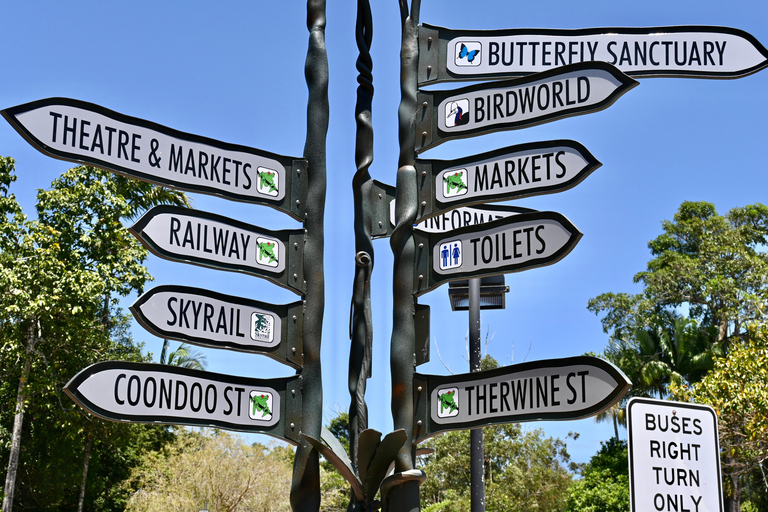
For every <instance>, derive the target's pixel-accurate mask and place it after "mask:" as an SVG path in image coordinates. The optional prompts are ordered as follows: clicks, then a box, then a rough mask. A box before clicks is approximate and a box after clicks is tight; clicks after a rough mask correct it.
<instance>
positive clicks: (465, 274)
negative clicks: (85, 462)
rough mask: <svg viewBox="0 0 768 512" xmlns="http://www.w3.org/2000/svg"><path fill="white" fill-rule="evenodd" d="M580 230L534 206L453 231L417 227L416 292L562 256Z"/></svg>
mask: <svg viewBox="0 0 768 512" xmlns="http://www.w3.org/2000/svg"><path fill="white" fill-rule="evenodd" d="M580 239H581V232H579V230H578V229H576V227H575V226H574V225H573V224H572V223H571V222H570V221H569V220H568V219H567V218H565V217H564V216H563V215H560V214H559V213H556V212H537V211H531V212H526V213H520V214H517V215H512V216H510V217H507V218H504V219H499V220H495V221H493V222H489V223H485V224H479V225H474V226H468V227H464V228H461V229H458V230H456V231H451V232H450V233H432V234H429V235H422V234H420V233H419V232H416V231H415V232H414V241H415V243H416V246H417V250H416V265H415V276H414V277H415V281H414V282H415V283H416V289H415V290H414V293H415V294H416V295H422V294H424V293H426V292H428V291H430V290H432V289H434V288H435V287H437V286H439V285H441V284H443V283H445V282H448V281H455V280H457V279H469V278H473V277H482V276H488V275H496V274H504V273H508V272H519V271H522V270H527V269H530V268H534V267H542V266H546V265H551V264H553V263H556V262H558V261H560V260H561V259H562V258H564V257H565V256H566V255H567V254H568V253H569V252H571V250H572V249H573V248H574V247H575V246H576V244H577V243H578V241H579V240H580Z"/></svg>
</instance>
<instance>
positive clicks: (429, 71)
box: [419, 25, 768, 85]
mask: <svg viewBox="0 0 768 512" xmlns="http://www.w3.org/2000/svg"><path fill="white" fill-rule="evenodd" d="M419 44H420V49H419V85H425V84H428V83H437V82H445V81H452V80H478V79H489V78H499V79H500V78H510V77H514V76H523V75H529V74H531V73H540V72H542V71H547V70H551V69H554V68H556V67H559V66H567V65H571V64H576V63H578V62H588V61H600V62H607V63H608V64H611V65H613V66H616V67H617V68H619V69H620V70H621V71H623V72H624V73H626V74H627V75H630V76H632V77H634V78H642V77H660V76H663V77H689V78H739V77H743V76H746V75H749V74H752V73H755V72H757V71H759V70H761V69H763V68H764V67H765V66H766V65H768V50H766V49H765V47H764V46H763V45H762V44H760V42H759V41H757V39H755V38H754V37H753V36H752V35H750V34H748V33H747V32H744V31H743V30H738V29H734V28H728V27H711V26H673V27H646V28H589V29H579V30H557V29H511V30H461V31H459V30H449V29H446V28H442V27H436V26H431V25H423V26H421V27H419Z"/></svg>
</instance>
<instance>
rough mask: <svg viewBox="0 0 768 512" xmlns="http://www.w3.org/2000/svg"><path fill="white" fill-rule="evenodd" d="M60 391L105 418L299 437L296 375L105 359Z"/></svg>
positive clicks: (290, 438)
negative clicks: (260, 376) (252, 375)
mask: <svg viewBox="0 0 768 512" xmlns="http://www.w3.org/2000/svg"><path fill="white" fill-rule="evenodd" d="M64 392H65V393H67V395H69V397H70V398H72V400H74V401H75V403H77V404H78V405H79V406H80V407H82V408H83V409H85V410H87V411H89V412H91V413H92V414H95V415H96V416H99V417H101V418H104V419H107V420H112V421H123V422H129V423H164V424H167V425H193V426H201V427H216V428H225V429H229V430H238V431H242V432H254V433H262V434H268V435H271V436H274V437H277V438H280V439H283V440H285V441H288V442H290V443H293V444H298V442H299V431H300V430H301V383H300V381H299V377H289V378H278V379H249V378H245V377H236V376H233V375H222V374H218V373H213V372H206V371H201V370H190V369H187V368H181V367H177V366H169V365H160V364H155V363H131V362H126V361H105V362H101V363H96V364H93V365H91V366H89V367H88V368H86V369H84V370H83V371H81V372H80V373H78V374H77V375H75V376H74V377H73V378H72V380H70V381H69V382H68V383H67V385H66V386H64Z"/></svg>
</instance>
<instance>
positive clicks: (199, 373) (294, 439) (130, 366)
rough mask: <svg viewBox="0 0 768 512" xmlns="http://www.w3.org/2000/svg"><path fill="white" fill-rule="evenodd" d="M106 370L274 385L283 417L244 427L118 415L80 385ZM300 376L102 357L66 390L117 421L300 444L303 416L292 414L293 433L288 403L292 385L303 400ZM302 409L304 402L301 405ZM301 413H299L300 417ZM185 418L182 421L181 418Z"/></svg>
mask: <svg viewBox="0 0 768 512" xmlns="http://www.w3.org/2000/svg"><path fill="white" fill-rule="evenodd" d="M105 370H129V371H142V372H155V373H158V372H162V373H168V374H173V375H183V376H185V377H191V378H199V379H207V380H215V381H217V382H221V383H223V384H239V385H242V386H249V387H268V388H271V389H274V390H275V391H276V392H277V393H278V394H279V395H280V418H279V419H278V421H277V423H276V424H275V425H273V426H271V427H266V428H264V427H260V428H258V429H246V428H243V425H241V424H234V423H228V422H224V421H217V420H215V421H204V420H196V419H194V418H178V417H175V416H163V415H161V414H158V415H152V416H141V415H130V414H126V415H122V416H120V417H118V415H117V414H116V413H113V412H111V411H108V410H106V409H103V408H102V407H99V406H98V405H96V404H94V403H93V402H91V401H90V400H88V398H86V397H85V395H83V394H82V393H81V392H80V390H79V386H80V385H81V384H82V383H83V382H85V380H86V379H87V378H89V377H91V376H92V375H95V374H97V373H100V372H102V371H105ZM299 379H300V377H279V378H275V379H251V378H247V377H240V376H235V375H225V374H221V373H213V372H208V371H203V370H191V369H188V368H181V367H179V366H171V365H162V364H157V363H136V362H132V361H101V362H98V363H94V364H92V365H90V366H88V367H87V368H85V369H84V370H81V371H80V372H79V373H78V374H77V375H75V376H74V377H72V378H71V379H70V380H69V382H67V384H66V385H65V386H64V388H63V391H64V393H66V394H67V395H68V396H69V397H70V398H71V399H72V400H73V401H74V402H75V403H76V404H78V405H79V406H80V407H82V408H83V409H85V410H87V411H88V412H90V413H92V414H94V415H95V416H98V417H100V418H103V419H105V420H109V421H115V422H119V423H161V424H164V425H191V426H196V427H214V428H224V429H227V430H234V431H237V432H252V433H260V434H267V435H270V436H273V437H276V438H278V439H282V440H284V441H287V442H289V443H292V444H295V445H297V444H299V442H300V439H299V431H300V430H301V427H300V420H298V421H299V423H298V425H297V423H296V422H297V419H296V418H293V417H292V418H290V421H291V422H293V423H294V427H295V428H294V432H295V434H290V437H289V432H288V430H289V429H288V428H286V424H287V422H288V421H289V415H291V410H296V407H295V405H290V406H289V404H288V403H287V401H288V400H289V396H288V393H287V389H288V387H289V386H290V387H292V388H294V389H295V390H296V391H297V392H296V393H295V394H293V393H291V395H292V396H291V397H290V398H291V399H293V400H295V401H298V402H300V399H301V392H300V388H301V383H300V381H299ZM295 395H298V400H296V396H295ZM298 410H300V405H299V409H298ZM300 417H301V416H300V415H299V418H300ZM182 419H183V420H185V421H180V420H182Z"/></svg>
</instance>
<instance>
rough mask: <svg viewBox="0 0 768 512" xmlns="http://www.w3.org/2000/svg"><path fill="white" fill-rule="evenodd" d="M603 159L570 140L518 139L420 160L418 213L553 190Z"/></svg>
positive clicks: (565, 186) (577, 180)
mask: <svg viewBox="0 0 768 512" xmlns="http://www.w3.org/2000/svg"><path fill="white" fill-rule="evenodd" d="M600 165H601V164H600V162H598V161H597V159H596V158H595V157H594V156H592V154H591V153H590V152H589V151H588V150H587V148H585V147H584V146H583V145H581V144H579V143H578V142H575V141H572V140H553V141H546V142H534V143H530V144H520V145H517V146H509V147H506V148H502V149H498V150H496V151H490V152H488V153H482V154H479V155H473V156H469V157H465V158H459V159H453V160H417V161H416V170H417V171H423V172H421V173H420V174H421V179H419V203H420V204H421V205H422V206H421V207H420V209H419V218H420V219H421V218H425V217H430V216H433V215H441V214H443V215H444V214H445V212H446V210H450V209H452V208H455V207H457V206H463V205H472V204H480V203H488V202H493V201H508V200H512V199H520V198H523V197H529V196H537V195H542V194H552V193H555V192H561V191H563V190H568V189H569V188H572V187H575V186H576V185H578V184H579V183H581V182H582V181H583V180H584V179H585V178H586V177H587V176H589V175H590V174H591V173H592V171H594V170H595V169H597V168H598V167H600Z"/></svg>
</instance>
